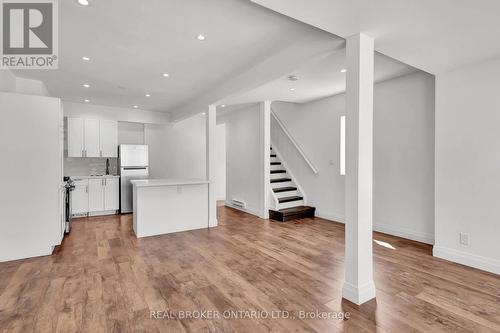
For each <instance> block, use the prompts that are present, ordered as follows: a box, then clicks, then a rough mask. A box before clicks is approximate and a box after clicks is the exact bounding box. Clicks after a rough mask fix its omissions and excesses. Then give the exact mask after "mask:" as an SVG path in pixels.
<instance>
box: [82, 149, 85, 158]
mask: <svg viewBox="0 0 500 333" xmlns="http://www.w3.org/2000/svg"><path fill="white" fill-rule="evenodd" d="M83 151H84V150H83V149H82V157H85V155H84V154H83Z"/></svg>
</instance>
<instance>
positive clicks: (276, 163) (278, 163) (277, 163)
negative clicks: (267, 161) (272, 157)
mask: <svg viewBox="0 0 500 333" xmlns="http://www.w3.org/2000/svg"><path fill="white" fill-rule="evenodd" d="M271 165H281V162H271Z"/></svg>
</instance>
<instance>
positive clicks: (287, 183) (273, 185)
mask: <svg viewBox="0 0 500 333" xmlns="http://www.w3.org/2000/svg"><path fill="white" fill-rule="evenodd" d="M286 186H294V185H293V183H292V182H282V183H271V188H276V187H286Z"/></svg>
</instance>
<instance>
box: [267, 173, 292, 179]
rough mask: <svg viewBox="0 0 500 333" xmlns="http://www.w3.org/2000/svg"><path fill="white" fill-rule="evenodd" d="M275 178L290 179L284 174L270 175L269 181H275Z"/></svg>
mask: <svg viewBox="0 0 500 333" xmlns="http://www.w3.org/2000/svg"><path fill="white" fill-rule="evenodd" d="M277 178H290V177H289V175H288V174H287V173H286V172H285V173H272V174H271V179H277Z"/></svg>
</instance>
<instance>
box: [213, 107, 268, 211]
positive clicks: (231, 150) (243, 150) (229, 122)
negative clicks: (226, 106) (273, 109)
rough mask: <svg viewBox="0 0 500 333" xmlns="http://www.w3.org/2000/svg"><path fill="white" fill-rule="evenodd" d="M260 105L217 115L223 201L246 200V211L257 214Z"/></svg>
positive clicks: (258, 198)
mask: <svg viewBox="0 0 500 333" xmlns="http://www.w3.org/2000/svg"><path fill="white" fill-rule="evenodd" d="M259 111H260V108H259V105H258V104H253V105H249V106H246V107H244V108H242V109H239V110H236V111H232V112H229V113H227V114H225V115H222V116H218V117H217V123H218V124H225V125H226V166H227V168H226V204H228V205H230V202H231V200H233V199H237V200H241V201H244V202H246V204H247V206H246V211H248V212H249V213H251V214H254V215H259V216H260V215H261V213H262V211H263V207H261V206H262V204H261V203H262V198H261V193H260V192H261V184H260V182H259V181H258V179H260V178H261V172H260V167H261V163H260V158H261V156H260V151H261V150H260V146H259V142H260V139H259V133H260V130H259V128H260V112H259Z"/></svg>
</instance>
